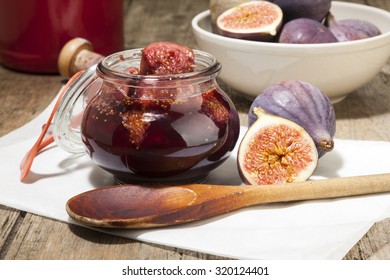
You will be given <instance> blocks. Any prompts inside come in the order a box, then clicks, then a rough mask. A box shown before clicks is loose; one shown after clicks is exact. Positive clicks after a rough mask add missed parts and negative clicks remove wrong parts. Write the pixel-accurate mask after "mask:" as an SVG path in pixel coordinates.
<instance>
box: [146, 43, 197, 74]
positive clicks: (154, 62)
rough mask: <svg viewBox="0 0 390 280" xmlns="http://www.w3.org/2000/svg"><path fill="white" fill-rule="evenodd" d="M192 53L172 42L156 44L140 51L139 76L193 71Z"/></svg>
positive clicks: (190, 50) (189, 49) (188, 49)
mask: <svg viewBox="0 0 390 280" xmlns="http://www.w3.org/2000/svg"><path fill="white" fill-rule="evenodd" d="M194 57H195V56H194V52H193V50H192V49H191V48H188V47H186V46H181V45H179V44H176V43H173V42H156V43H152V44H149V45H148V46H146V47H145V48H144V49H142V58H141V65H140V70H139V72H140V74H142V75H166V74H181V73H188V72H193V71H194V66H195V62H194V59H195V58H194Z"/></svg>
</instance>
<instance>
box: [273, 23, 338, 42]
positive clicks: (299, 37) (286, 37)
mask: <svg viewBox="0 0 390 280" xmlns="http://www.w3.org/2000/svg"><path fill="white" fill-rule="evenodd" d="M334 42H338V40H337V38H336V37H335V36H334V35H333V33H332V32H330V30H329V29H328V28H327V27H326V26H325V25H323V24H322V23H320V22H318V21H315V20H313V19H309V18H298V19H294V20H292V21H289V22H288V23H286V24H285V25H284V27H283V29H282V32H281V33H280V37H279V43H290V44H320V43H334Z"/></svg>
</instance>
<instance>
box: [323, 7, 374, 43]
mask: <svg viewBox="0 0 390 280" xmlns="http://www.w3.org/2000/svg"><path fill="white" fill-rule="evenodd" d="M327 24H328V27H329V30H330V31H331V32H332V33H333V35H334V36H335V37H336V38H337V40H338V41H339V42H346V41H354V40H360V39H366V38H370V37H374V36H378V35H380V34H381V31H380V30H379V28H378V27H377V26H375V25H374V24H372V23H370V22H368V21H364V20H360V19H342V20H336V19H335V18H334V17H333V15H331V14H329V15H328V17H327Z"/></svg>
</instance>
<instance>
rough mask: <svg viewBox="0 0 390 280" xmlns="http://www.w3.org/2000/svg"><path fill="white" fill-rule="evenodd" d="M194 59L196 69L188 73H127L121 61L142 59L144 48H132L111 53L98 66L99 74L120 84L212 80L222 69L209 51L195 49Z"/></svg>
mask: <svg viewBox="0 0 390 280" xmlns="http://www.w3.org/2000/svg"><path fill="white" fill-rule="evenodd" d="M193 52H194V60H195V65H196V66H195V70H194V71H192V72H187V73H180V74H164V75H141V74H132V73H125V72H124V71H123V70H124V69H121V68H120V67H118V68H115V67H116V66H119V65H120V64H121V63H122V64H124V63H125V62H129V61H131V60H133V62H138V65H136V66H138V67H139V62H140V60H141V55H142V48H137V49H130V50H125V51H120V52H117V53H114V54H111V55H109V56H107V57H105V58H104V59H103V60H102V61H100V62H99V63H98V65H97V67H96V73H97V75H98V76H99V77H100V78H102V79H104V80H106V81H109V82H113V83H119V84H136V83H138V82H139V81H144V82H148V81H150V82H167V81H172V80H174V81H177V80H181V81H186V80H193V79H195V80H198V79H199V78H201V79H205V78H206V79H207V80H210V79H212V78H214V77H215V76H216V75H217V74H218V73H219V71H220V70H221V64H220V63H219V62H218V60H217V59H216V58H215V57H214V56H213V55H211V54H210V53H208V52H205V51H201V50H197V49H194V50H193Z"/></svg>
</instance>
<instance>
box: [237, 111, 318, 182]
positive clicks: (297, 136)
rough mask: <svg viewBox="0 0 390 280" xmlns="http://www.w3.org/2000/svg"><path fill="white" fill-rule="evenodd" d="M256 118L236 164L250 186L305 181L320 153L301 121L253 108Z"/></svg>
mask: <svg viewBox="0 0 390 280" xmlns="http://www.w3.org/2000/svg"><path fill="white" fill-rule="evenodd" d="M254 113H255V114H256V115H257V117H258V119H257V121H256V122H255V123H254V124H253V125H252V126H251V127H250V128H249V129H248V131H247V132H246V134H245V135H244V137H243V140H242V141H241V144H240V147H239V150H238V155H237V163H238V170H239V172H240V176H241V178H242V180H243V181H244V182H245V183H246V184H250V185H270V184H284V183H291V182H302V181H306V180H307V179H308V178H309V177H310V176H311V175H312V174H313V172H314V170H315V168H316V167H317V162H318V153H317V149H316V146H315V143H314V141H313V139H312V138H311V136H310V135H309V134H308V133H307V132H306V131H305V130H304V129H303V128H302V127H301V126H299V125H298V124H296V123H294V122H292V121H290V120H288V119H285V118H281V117H278V116H274V115H269V114H267V113H265V112H264V111H263V110H262V109H260V108H254Z"/></svg>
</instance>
